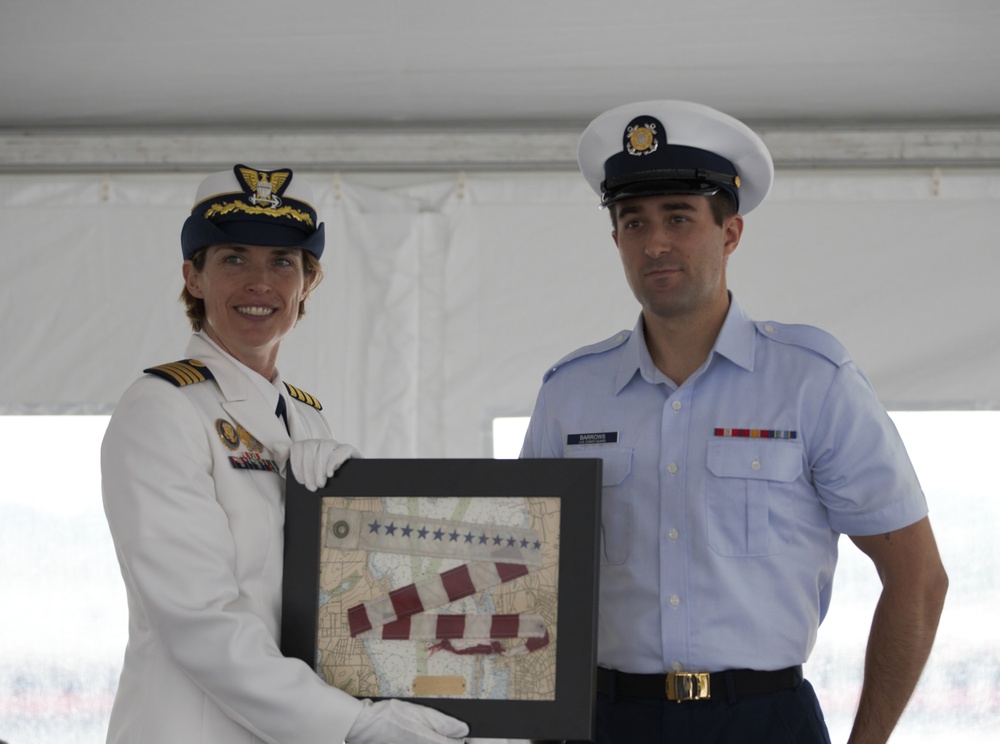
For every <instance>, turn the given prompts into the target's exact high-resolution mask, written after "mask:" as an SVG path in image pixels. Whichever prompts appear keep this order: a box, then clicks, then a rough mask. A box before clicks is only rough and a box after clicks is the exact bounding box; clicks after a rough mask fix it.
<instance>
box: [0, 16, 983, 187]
mask: <svg viewBox="0 0 1000 744" xmlns="http://www.w3.org/2000/svg"><path fill="white" fill-rule="evenodd" d="M998 32H1000V6H998V5H997V4H996V3H995V2H993V0H876V1H875V2H873V1H872V0H841V1H840V2H837V3H816V2H802V1H801V0H759V1H757V2H745V1H744V0H717V1H716V2H711V3H680V2H671V1H670V0H634V1H633V2H628V3H597V2H593V0H544V1H541V2H539V1H538V0H533V1H531V2H527V1H525V0H507V1H506V2H490V3H484V2H470V1H468V0H423V1H422V2H407V1H406V0H370V1H369V2H364V3H359V2H345V1H344V0H288V1H287V2H281V3H276V2H274V1H273V0H270V1H267V2H265V1H264V0H240V1H238V2H236V1H230V0H216V1H209V2H206V0H173V2H169V3H146V2H138V3H137V2H133V1H132V0H97V2H94V3H74V2H56V1H54V0H38V1H37V2H17V1H15V0H7V1H6V2H5V3H4V7H3V14H2V22H0V169H3V170H8V171H9V170H24V169H30V168H34V169H42V170H49V171H51V170H59V169H60V167H74V168H84V169H86V168H90V169H92V170H108V169H128V168H131V169H134V170H147V169H150V168H154V169H157V168H167V169H183V168H188V169H195V170H197V169H200V168H201V167H202V166H212V167H214V165H216V164H217V161H216V160H215V159H213V156H215V155H216V154H218V153H220V147H219V145H220V143H222V144H224V143H226V142H230V141H231V135H232V133H233V132H234V131H238V132H240V133H241V134H242V135H243V136H244V137H245V136H248V135H250V136H258V137H259V136H262V135H263V136H268V135H272V134H287V133H289V132H290V131H292V130H297V131H305V132H306V133H308V134H309V135H310V136H312V139H308V140H306V141H296V140H292V141H291V144H290V145H286V147H291V148H292V149H291V151H290V152H289V151H288V150H287V149H286V150H284V151H282V150H277V149H276V146H275V144H274V143H273V142H272V141H270V140H267V141H264V142H261V141H260V140H259V139H253V140H242V141H240V142H239V144H241V145H247V144H249V145H251V146H252V147H254V148H256V150H258V151H266V152H275V154H276V155H277V156H284V157H282V158H281V159H282V162H283V163H285V164H296V165H299V166H300V167H302V166H303V165H306V164H307V162H306V161H308V160H309V158H308V157H307V156H305V155H303V156H302V157H303V162H296V163H292V162H291V161H293V160H295V158H294V157H293V158H289V157H288V156H289V155H293V156H299V155H300V154H301V153H313V157H312V163H313V164H314V165H316V167H318V168H324V167H340V166H345V167H352V168H354V169H370V168H372V167H380V168H382V169H386V168H390V167H391V165H392V163H398V164H402V165H404V166H405V165H407V164H410V165H412V166H413V167H415V168H416V167H426V166H428V165H430V166H434V164H435V163H437V162H441V161H444V162H445V164H446V165H447V166H449V167H450V165H451V164H452V163H456V162H457V163H464V164H466V165H470V166H472V167H476V166H477V164H478V165H480V166H482V167H487V168H489V167H493V166H495V165H497V164H498V163H499V164H500V165H502V166H504V167H517V165H518V164H519V163H521V164H524V163H527V164H528V165H531V166H536V165H542V166H543V167H551V166H553V165H555V166H557V167H562V168H569V167H572V155H573V152H572V149H573V148H572V145H573V143H574V141H575V134H576V133H578V132H579V131H580V129H581V127H582V126H583V125H584V124H585V122H586V121H588V120H589V119H590V118H592V117H593V116H594V115H595V114H596V113H598V112H600V111H602V110H604V109H606V108H609V107H611V106H614V105H617V104H620V103H624V102H628V101H635V100H644V99H646V98H662V97H672V98H688V99H692V100H698V101H701V102H704V103H707V104H709V105H714V106H716V107H718V108H722V109H723V110H726V111H728V112H730V113H732V114H734V115H736V116H738V117H740V118H743V119H745V120H747V121H749V122H750V123H752V124H753V125H755V126H757V127H758V128H764V129H766V130H767V129H772V128H775V127H777V128H779V129H780V128H784V129H787V128H789V127H792V128H795V129H803V128H806V129H809V130H815V129H817V128H819V129H821V130H829V129H830V128H831V127H832V128H834V130H835V131H837V132H841V133H843V130H844V129H845V128H848V132H847V134H846V135H844V136H840V137H829V136H827V137H821V138H819V139H816V138H813V139H811V140H806V141H802V140H793V141H792V142H790V143H787V146H785V145H786V143H784V142H782V143H781V145H782V146H779V147H778V148H777V152H776V153H775V154H776V159H777V161H778V162H779V165H780V164H782V161H783V159H785V160H788V161H789V164H791V165H810V163H809V157H808V155H809V153H810V152H815V156H816V157H818V158H819V159H820V161H821V162H829V161H830V160H835V159H836V158H838V157H842V158H847V159H850V160H856V159H857V158H858V157H859V156H860V157H861V161H862V162H868V161H876V162H882V161H886V160H889V161H894V162H895V161H898V160H899V159H900V158H903V159H904V160H905V159H906V158H907V157H910V156H911V153H912V151H913V150H914V148H920V147H923V148H927V147H928V146H936V149H935V150H934V151H933V155H934V157H937V158H939V159H940V156H941V155H942V154H947V153H950V154H951V155H952V156H953V158H952V159H953V161H955V162H962V163H967V162H969V161H977V162H981V161H982V160H983V159H986V160H989V161H990V162H1000V155H998V152H1000V145H998V144H997V140H996V137H997V130H998V126H1000V75H997V72H998V71H1000V44H997V43H996V36H997V33H998ZM857 127H861V128H862V132H861V136H862V137H864V138H865V140H864V141H865V142H870V141H871V138H872V137H873V136H874V137H876V148H879V147H880V148H881V149H876V150H875V151H872V150H870V149H868V150H866V149H865V146H864V145H862V144H860V143H859V142H858V140H857V139H856V136H855V135H856V134H857V131H856V129H857ZM887 127H888V128H889V129H891V130H892V131H894V132H895V131H897V130H899V129H901V128H903V129H913V128H916V129H917V134H916V136H915V137H911V138H910V139H901V138H899V137H896V138H894V139H891V140H888V141H880V140H878V139H877V136H878V133H879V132H880V131H882V132H884V130H885V128H887ZM928 127H930V128H931V131H930V133H929V134H926V133H925V132H924V129H926V128H928ZM942 127H944V128H946V130H944V131H942ZM873 128H874V134H873V133H872V130H873ZM970 129H971V134H970ZM455 131H459V132H462V133H465V134H468V133H470V132H471V133H473V134H475V133H485V134H486V135H487V136H486V137H481V138H479V139H475V138H473V139H471V140H470V139H469V138H468V137H465V138H463V137H455V136H449V133H454V132H455ZM95 132H96V133H97V134H98V135H99V136H101V137H104V139H100V140H95V139H93V135H94V134H95ZM213 132H214V133H216V134H218V133H220V132H225V134H226V136H225V137H216V138H214V139H213V138H211V134H212V133H213ZM317 132H320V133H323V134H324V135H326V136H327V137H329V135H330V134H331V133H341V134H343V133H345V132H350V133H351V134H352V136H353V138H352V139H349V140H344V139H343V138H341V139H339V140H334V141H333V142H334V144H331V140H329V139H317V138H316V135H317ZM501 132H507V133H508V134H509V133H511V132H513V133H515V134H516V135H517V136H518V137H519V139H517V138H512V137H510V136H508V137H507V138H506V139H498V138H497V137H498V133H501ZM83 133H86V134H89V135H90V136H91V138H89V139H88V138H85V137H84V138H81V136H82V134H83ZM137 133H138V134H139V135H140V137H144V138H142V139H139V140H136V139H134V138H133V139H127V138H125V136H124V135H127V134H137ZM441 133H445V136H443V137H437V138H432V139H429V137H432V136H433V135H434V134H441ZM558 133H565V134H566V137H564V138H563V139H553V138H551V137H549V138H546V137H545V136H546V135H547V134H549V135H555V134H558ZM963 133H964V136H963ZM111 135H116V136H117V138H116V139H108V137H109V136H111ZM883 136H884V135H883ZM157 137H159V139H157ZM164 138H165V139H164ZM984 145H988V146H985V147H984ZM772 147H773V145H772ZM868 147H869V148H870V147H871V145H868ZM268 148H270V149H268ZM296 148H297V149H296ZM788 148H790V151H789V150H788ZM246 149H247V148H246V147H244V148H243V151H244V152H245V151H246ZM904 151H905V152H904ZM226 155H228V152H227V151H226V150H225V149H224V148H223V150H222V152H221V154H218V155H217V157H218V159H219V160H218V162H226ZM786 156H787V157H786Z"/></svg>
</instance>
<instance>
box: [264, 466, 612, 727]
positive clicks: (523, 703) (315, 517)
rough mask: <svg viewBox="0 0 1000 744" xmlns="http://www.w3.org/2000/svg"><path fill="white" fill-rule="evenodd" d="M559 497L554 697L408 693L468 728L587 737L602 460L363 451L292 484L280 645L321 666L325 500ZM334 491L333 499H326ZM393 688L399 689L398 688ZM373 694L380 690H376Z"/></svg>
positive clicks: (594, 658)
mask: <svg viewBox="0 0 1000 744" xmlns="http://www.w3.org/2000/svg"><path fill="white" fill-rule="evenodd" d="M470 495H471V496H473V497H474V498H484V499H489V498H498V499H503V498H510V497H525V498H527V497H543V498H555V499H558V500H559V546H558V580H557V584H558V589H557V594H558V615H557V622H556V628H554V629H553V631H554V632H552V633H551V635H552V636H553V644H554V645H555V693H554V696H553V698H554V699H551V700H493V699H468V698H461V697H433V696H420V697H416V696H412V697H403V696H399V697H400V699H403V700H408V701H410V702H414V703H418V704H421V705H427V706H430V707H433V708H436V709H438V710H440V711H442V712H444V713H447V714H448V715H451V716H454V717H455V718H458V719H460V720H462V721H465V722H466V723H467V724H468V725H469V728H470V734H469V735H470V736H473V737H488V738H513V739H590V738H592V737H593V732H594V728H593V726H594V699H595V688H596V678H595V673H596V672H595V670H596V661H597V596H598V574H599V563H600V559H599V549H600V524H601V521H600V515H601V502H600V499H601V460H600V459H597V458H593V459H590V458H572V459H526V460H489V459H464V460H463V459H410V460H402V459H400V460H392V459H358V460H350V461H348V462H347V463H345V464H344V465H343V466H341V468H340V469H339V470H338V471H337V473H336V475H335V476H334V477H333V478H331V479H329V481H328V482H327V484H326V486H324V487H323V488H321V489H320V490H318V491H316V492H311V491H308V490H307V489H306V488H305V486H303V485H302V484H301V483H299V482H297V481H296V480H295V479H294V478H289V479H288V481H287V485H286V497H285V498H286V501H285V552H284V579H283V586H282V623H281V650H282V653H283V654H284V655H285V656H288V657H294V658H298V659H301V660H302V661H304V662H306V663H307V664H309V666H310V667H312V668H313V669H314V670H316V669H317V664H316V660H317V648H318V636H317V632H318V630H317V628H318V616H319V612H320V604H319V603H320V570H321V566H320V560H321V558H320V554H321V540H322V539H323V536H322V535H321V524H322V510H323V508H324V503H340V501H339V500H342V499H355V498H372V497H379V498H416V499H425V498H426V499H439V498H442V497H444V498H447V497H468V496H470ZM330 499H333V500H337V501H328V500H330ZM393 697H395V696H393ZM373 699H379V698H375V697H373Z"/></svg>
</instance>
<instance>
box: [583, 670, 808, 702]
mask: <svg viewBox="0 0 1000 744" xmlns="http://www.w3.org/2000/svg"><path fill="white" fill-rule="evenodd" d="M801 682H802V667H801V666H793V667H789V668H788V669H778V670H777V671H774V672H758V671H755V670H753V669H730V670H728V671H725V672H711V673H709V672H671V673H670V674H629V673H628V672H617V671H615V670H613V669H604V668H603V667H598V668H597V691H598V692H602V693H604V694H606V695H610V696H611V697H612V699H614V698H659V699H664V698H666V699H667V700H675V701H677V702H678V703H682V702H684V701H687V700H719V699H721V700H726V701H728V702H730V703H733V702H736V701H737V700H738V699H740V698H742V697H746V696H747V695H763V694H766V693H769V692H779V691H781V690H790V689H791V688H793V687H798V686H799V684H800V683H801Z"/></svg>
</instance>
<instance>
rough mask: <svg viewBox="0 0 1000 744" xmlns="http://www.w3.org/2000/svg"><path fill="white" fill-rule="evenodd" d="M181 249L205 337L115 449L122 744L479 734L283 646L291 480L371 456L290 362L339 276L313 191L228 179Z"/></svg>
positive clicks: (199, 205)
mask: <svg viewBox="0 0 1000 744" xmlns="http://www.w3.org/2000/svg"><path fill="white" fill-rule="evenodd" d="M181 245H182V251H183V259H184V263H183V267H182V273H183V277H184V290H183V293H182V298H183V300H184V302H185V304H186V306H187V312H188V318H189V319H190V321H191V325H192V327H193V329H194V331H195V334H194V336H192V338H191V341H190V343H189V345H188V348H187V350H186V352H185V354H184V358H183V359H182V360H181V361H178V362H173V363H168V364H163V365H159V366H157V367H151V368H150V369H147V370H145V374H144V375H143V376H142V377H141V378H139V379H138V380H137V381H136V382H135V383H134V384H133V385H132V386H131V387H130V388H129V389H128V390H127V391H126V393H125V395H124V396H123V397H122V399H121V401H120V402H119V404H118V407H117V408H116V410H115V413H114V416H113V417H112V419H111V423H110V425H109V426H108V431H107V434H106V436H105V439H104V445H103V448H102V452H101V467H102V476H103V492H104V506H105V512H106V514H107V518H108V524H109V525H110V528H111V534H112V536H113V538H114V543H115V548H116V551H117V554H118V560H119V563H120V565H121V571H122V576H123V578H124V580H125V587H126V592H127V595H128V607H129V641H128V647H127V649H126V651H125V660H124V664H123V668H122V674H121V679H120V682H119V687H118V694H117V697H116V699H115V704H114V708H113V710H112V714H111V723H110V727H109V732H108V742H109V744H209V743H211V744H251V743H252V742H269V743H270V744H337V743H338V742H341V741H344V740H346V741H347V742H348V744H387V743H391V742H400V743H402V742H424V743H426V744H446V743H447V742H455V741H462V739H463V738H464V736H465V735H466V734H467V733H468V729H467V727H466V726H465V724H463V723H461V722H459V721H456V720H454V719H453V718H449V717H448V716H445V715H443V714H441V713H439V712H437V711H434V710H432V709H429V708H425V707H422V706H417V705H411V704H409V703H405V702H403V701H395V700H394V701H382V702H378V703H372V702H371V701H367V700H357V699H355V698H353V697H351V696H350V695H347V694H346V693H344V692H342V691H340V690H338V689H336V688H333V687H330V686H328V685H327V684H326V683H324V682H323V681H322V680H321V679H320V678H319V676H317V675H316V674H315V673H314V672H313V670H312V669H310V668H309V667H308V665H306V664H304V663H303V662H301V661H299V660H297V659H288V658H285V657H283V656H282V655H281V652H280V650H279V641H278V633H279V629H280V620H281V578H282V551H283V524H284V485H285V475H286V473H287V470H288V469H289V468H290V469H291V470H292V471H293V472H294V473H295V475H296V476H297V477H298V478H299V480H301V481H302V482H303V483H305V484H306V485H307V486H308V487H309V488H311V489H313V490H315V489H316V488H318V487H320V486H322V485H323V484H325V482H326V479H327V478H328V477H330V476H332V475H333V473H334V471H335V470H336V469H337V468H338V467H339V466H340V465H341V464H342V463H343V462H344V461H345V460H346V459H348V458H349V457H351V456H353V455H357V452H356V450H355V449H354V448H353V447H351V446H350V445H347V444H340V443H338V442H336V441H335V440H334V439H333V438H332V435H331V433H330V428H329V426H328V425H327V423H326V420H325V419H324V418H323V415H322V414H321V413H320V408H321V406H320V405H319V403H318V402H317V401H316V400H315V399H314V398H312V396H310V395H309V394H307V393H304V392H303V391H301V390H299V389H297V388H294V387H292V386H290V385H287V384H286V383H284V381H283V380H282V379H281V375H280V374H279V373H278V370H277V367H276V363H277V356H278V349H279V346H280V344H281V340H282V338H284V336H285V334H287V333H288V332H289V331H290V330H291V329H292V328H293V327H294V326H295V323H296V321H297V320H298V318H299V317H300V316H301V315H302V313H303V312H304V307H305V301H306V298H307V297H308V295H309V293H310V291H311V290H312V289H313V288H314V287H315V286H316V284H317V282H318V281H319V279H320V277H321V269H320V264H319V258H320V256H321V254H322V252H323V246H324V230H323V225H322V224H319V223H318V221H317V219H316V211H315V209H314V208H313V206H312V195H311V192H310V190H309V188H308V186H307V184H305V183H304V182H303V181H302V180H301V179H300V178H293V174H292V171H291V170H289V169H284V170H276V171H261V170H257V169H254V168H248V167H246V166H239V165H238V166H235V167H234V168H233V169H232V170H228V171H223V172H221V173H216V174H213V175H211V176H209V177H208V178H206V179H205V180H204V181H203V182H202V184H201V187H200V188H199V190H198V194H197V197H196V199H195V206H194V208H193V210H192V213H191V216H190V217H189V218H188V219H187V221H186V222H185V224H184V227H183V230H182V234H181Z"/></svg>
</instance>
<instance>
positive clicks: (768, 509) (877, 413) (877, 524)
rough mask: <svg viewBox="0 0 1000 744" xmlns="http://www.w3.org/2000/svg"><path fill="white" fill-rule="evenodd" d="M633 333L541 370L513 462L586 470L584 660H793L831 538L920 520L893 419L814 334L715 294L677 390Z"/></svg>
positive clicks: (826, 567) (829, 568) (800, 649)
mask: <svg viewBox="0 0 1000 744" xmlns="http://www.w3.org/2000/svg"><path fill="white" fill-rule="evenodd" d="M642 329H643V323H642V318H641V316H640V319H639V322H638V324H637V325H636V328H635V330H634V331H633V332H631V333H629V332H627V331H623V332H621V333H619V334H618V335H616V336H614V337H613V338H611V339H608V340H607V341H604V342H602V343H599V344H595V345H593V346H589V347H585V348H583V349H580V350H578V351H576V352H574V353H573V354H570V355H569V356H567V357H566V358H565V359H563V360H562V361H560V362H559V363H558V364H556V366H555V367H553V368H552V369H551V370H549V372H548V373H547V374H546V377H545V382H544V383H543V384H542V387H541V390H540V391H539V394H538V400H537V403H536V405H535V410H534V413H533V414H532V417H531V423H530V424H529V427H528V431H527V434H526V437H525V442H524V448H523V450H522V453H521V456H522V457H600V458H601V459H602V460H603V481H604V488H603V497H602V512H603V515H602V556H601V575H600V602H599V624H598V663H599V664H600V665H601V666H605V667H609V668H613V669H618V670H620V671H625V672H641V673H654V672H655V673H659V672H669V671H680V670H687V671H707V672H713V671H720V670H724V669H741V668H748V669H761V670H770V669H781V668H784V667H788V666H793V665H795V664H801V663H802V662H804V661H806V659H807V658H808V656H809V653H810V651H811V650H812V647H813V644H814V643H815V641H816V633H817V629H818V627H819V624H820V622H821V621H822V620H823V617H824V616H825V614H826V611H827V608H828V606H829V603H830V596H831V591H832V586H833V572H834V567H835V565H836V562H837V540H838V537H839V535H840V534H848V535H873V534H879V533H882V532H888V531H890V530H896V529H900V528H902V527H905V526H907V525H910V524H913V523H914V522H917V521H919V520H920V519H922V518H923V517H924V516H925V515H926V514H927V505H926V501H925V499H924V495H923V492H922V491H921V489H920V484H919V483H918V482H917V477H916V474H915V473H914V471H913V467H912V465H911V464H910V460H909V458H908V456H907V454H906V451H905V449H904V447H903V444H902V441H901V440H900V438H899V435H898V433H897V432H896V429H895V426H894V425H893V423H892V421H891V420H890V418H889V416H888V415H887V414H886V412H885V409H884V408H883V407H882V405H881V404H880V403H879V402H878V400H877V399H876V397H875V394H874V392H873V391H872V389H871V386H870V385H869V383H868V380H867V379H866V378H865V376H864V375H863V373H862V372H861V371H860V370H859V369H858V367H857V366H856V365H855V364H854V362H853V361H851V359H850V357H849V356H848V354H847V352H846V350H845V349H844V348H843V346H842V345H841V344H840V343H839V342H838V341H837V340H836V339H834V338H833V337H832V336H830V335H829V334H827V333H825V332H824V331H821V330H819V329H816V328H812V327H809V326H801V325H799V326H793V325H783V324H780V323H771V322H762V323H754V322H753V321H752V320H751V319H750V318H749V317H748V316H747V315H746V314H745V313H744V311H743V309H742V308H741V307H740V306H739V304H738V303H737V302H736V300H735V298H733V299H732V304H731V307H730V310H729V314H728V316H727V318H726V321H725V324H724V325H723V327H722V330H721V332H720V333H719V337H718V339H717V340H716V343H715V346H714V348H713V350H712V352H711V354H710V355H709V357H708V360H707V361H706V362H705V364H704V365H702V367H701V368H700V369H699V370H698V371H697V372H695V373H694V374H693V375H692V376H691V377H690V378H689V379H688V380H687V381H686V382H685V383H684V384H683V385H681V386H680V387H679V388H678V387H677V386H676V385H675V384H674V383H672V382H671V381H670V380H669V379H667V377H666V376H664V375H663V374H662V373H661V372H660V371H659V370H658V369H657V368H656V367H655V366H654V365H653V362H652V359H651V358H650V356H649V351H648V349H647V348H646V344H645V341H644V338H643V330H642ZM741 429H742V430H757V431H758V432H760V431H761V430H763V432H764V434H763V436H761V435H759V434H758V436H756V437H754V436H753V435H752V433H751V432H748V431H738V430H741ZM717 430H721V431H717ZM731 430H737V431H731ZM748 434H751V435H750V436H748ZM768 435H771V436H773V438H767V437H768Z"/></svg>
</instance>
